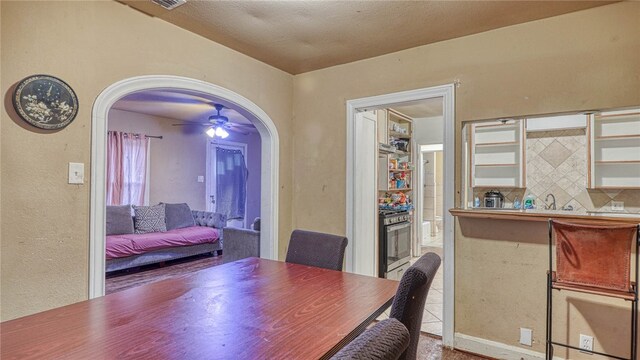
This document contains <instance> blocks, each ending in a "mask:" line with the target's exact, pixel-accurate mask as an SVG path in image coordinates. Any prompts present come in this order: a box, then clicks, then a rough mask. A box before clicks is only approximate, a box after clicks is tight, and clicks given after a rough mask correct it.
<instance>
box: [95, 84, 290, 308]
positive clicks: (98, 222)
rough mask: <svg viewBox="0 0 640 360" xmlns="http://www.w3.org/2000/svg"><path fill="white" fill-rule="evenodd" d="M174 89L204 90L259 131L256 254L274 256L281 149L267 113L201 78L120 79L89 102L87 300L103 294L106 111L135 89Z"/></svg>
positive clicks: (276, 251)
mask: <svg viewBox="0 0 640 360" xmlns="http://www.w3.org/2000/svg"><path fill="white" fill-rule="evenodd" d="M150 89H173V90H183V91H191V92H196V93H202V94H206V95H210V96H213V97H216V98H217V99H221V100H223V101H226V102H228V103H229V104H231V105H232V106H234V108H235V109H236V111H238V112H239V113H240V114H242V115H243V116H245V117H246V118H247V119H249V120H250V121H251V122H252V123H253V125H254V126H255V127H256V129H257V130H258V132H259V133H260V139H261V144H262V145H261V163H262V166H261V174H260V188H261V192H260V217H261V218H262V229H261V232H260V257H262V258H265V259H273V260H277V258H278V210H279V209H278V204H279V201H278V199H279V168H280V153H279V144H280V140H279V137H278V130H277V128H276V126H275V124H274V122H273V120H271V118H270V117H269V115H267V113H266V112H265V111H264V110H262V109H261V108H260V107H259V106H258V105H256V104H255V103H253V102H252V101H251V100H249V99H247V98H245V97H244V96H242V95H240V94H238V93H236V92H234V91H231V90H229V89H226V88H224V87H222V86H218V85H215V84H211V83H208V82H205V81H202V80H197V79H191V78H187V77H182V76H174V75H145V76H136V77H132V78H127V79H124V80H120V81H118V82H116V83H114V84H112V85H110V86H109V87H107V88H106V89H105V90H103V91H102V92H101V93H100V95H98V97H97V98H96V100H95V102H94V103H93V110H92V116H91V205H90V211H91V216H90V224H89V228H90V230H89V289H88V290H89V298H90V299H92V298H95V297H99V296H103V295H104V285H105V221H106V201H105V195H106V165H107V161H106V148H107V146H106V145H107V142H106V140H107V121H108V117H109V110H110V109H111V107H112V106H113V104H115V102H116V101H118V100H120V99H121V98H122V97H124V96H126V95H129V94H131V93H133V92H138V91H144V90H150Z"/></svg>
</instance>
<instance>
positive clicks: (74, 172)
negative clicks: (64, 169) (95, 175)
mask: <svg viewBox="0 0 640 360" xmlns="http://www.w3.org/2000/svg"><path fill="white" fill-rule="evenodd" d="M69 184H84V164H83V163H72V162H70V163H69Z"/></svg>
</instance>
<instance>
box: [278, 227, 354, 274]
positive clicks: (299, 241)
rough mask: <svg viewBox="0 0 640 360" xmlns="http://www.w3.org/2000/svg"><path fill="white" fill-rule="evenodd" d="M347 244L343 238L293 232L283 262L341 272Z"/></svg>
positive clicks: (304, 231) (300, 231) (302, 231)
mask: <svg viewBox="0 0 640 360" xmlns="http://www.w3.org/2000/svg"><path fill="white" fill-rule="evenodd" d="M347 242H348V240H347V238H346V237H344V236H338V235H331V234H324V233H319V232H313V231H306V230H294V231H293V232H292V233H291V239H290V240H289V250H287V258H286V259H285V261H286V262H288V263H294V264H301V265H309V266H315V267H321V268H325V269H330V270H338V271H342V263H343V261H344V251H345V249H346V247H347Z"/></svg>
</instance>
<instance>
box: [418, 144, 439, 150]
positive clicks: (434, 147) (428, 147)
mask: <svg viewBox="0 0 640 360" xmlns="http://www.w3.org/2000/svg"><path fill="white" fill-rule="evenodd" d="M442 149H443V147H442V144H431V145H420V152H433V151H442Z"/></svg>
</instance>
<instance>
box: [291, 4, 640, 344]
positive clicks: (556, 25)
mask: <svg viewBox="0 0 640 360" xmlns="http://www.w3.org/2000/svg"><path fill="white" fill-rule="evenodd" d="M638 18H640V3H637V2H623V3H618V4H614V5H608V6H603V7H599V8H595V9H591V10H586V11H581V12H576V13H572V14H567V15H563V16H558V17H555V18H549V19H544V20H539V21H535V22H531V23H526V24H521V25H516V26H511V27H507V28H502V29H497V30H494V31H489V32H485V33H481V34H477V35H472V36H467V37H464V38H459V39H454V40H450V41H444V42H440V43H436V44H432V45H426V46H421V47H418V48H414V49H409V50H406V51H401V52H398V53H394V54H389V55H385V56H380V57H377V58H372V59H368V60H363V61H358V62H355V63H351V64H346V65H341V66H335V67H332V68H328V69H323V70H318V71H314V72H310V73H306V74H301V75H299V76H296V78H295V91H294V94H295V102H294V115H295V119H294V123H293V124H294V129H293V131H294V133H295V134H296V137H295V140H294V153H295V156H294V163H293V168H294V174H293V176H294V184H295V185H294V193H293V209H294V215H293V226H294V227H298V228H308V229H313V230H322V231H329V232H333V233H337V234H344V233H345V231H346V224H345V210H344V209H345V205H346V200H345V195H346V194H345V187H346V183H345V168H346V137H345V135H344V131H345V128H346V119H345V116H346V111H345V103H346V101H347V100H349V99H356V98H361V97H366V96H373V95H379V94H386V93H391V92H396V91H402V90H409V89H416V88H424V87H429V86H434V85H441V84H447V83H453V82H454V81H455V80H460V87H459V88H457V89H456V105H455V106H456V126H457V139H458V140H457V144H456V149H457V150H458V149H460V146H461V143H460V129H461V122H462V121H464V120H474V119H491V118H499V117H509V116H524V115H531V114H548V113H555V112H563V111H572V110H583V109H593V108H595V109H597V108H613V107H624V106H634V105H638V104H640V66H638V64H640V27H639V26H638ZM456 158H457V160H456V163H457V164H460V152H459V151H457V154H456ZM456 173H457V174H458V175H457V176H459V174H460V169H456ZM459 184H460V179H459V178H458V179H457V181H456V188H457V189H459V188H460V187H459ZM309 204H313V206H309ZM318 214H322V216H318ZM487 224H488V225H485V226H484V228H485V229H486V230H487V231H488V232H487V234H486V236H484V237H480V236H474V235H473V234H468V233H464V232H461V231H460V229H459V228H458V231H457V233H456V240H455V241H456V254H455V256H456V271H457V274H456V289H455V291H456V306H457V310H456V323H455V331H456V332H460V333H464V334H469V335H473V336H479V337H482V338H485V339H488V340H494V341H500V342H504V343H507V344H509V345H513V346H519V345H518V328H519V327H520V326H525V325H526V324H527V323H532V324H533V325H531V326H532V327H533V328H534V338H535V340H536V341H537V343H536V347H535V350H540V349H541V347H540V343H539V342H540V341H541V340H540V339H541V336H543V335H544V328H543V327H541V324H542V326H544V306H545V288H544V281H545V280H544V279H545V266H546V262H545V256H544V254H545V251H544V245H543V244H542V243H541V242H543V241H544V226H541V227H540V229H542V230H540V229H537V228H536V229H530V228H529V226H526V228H525V226H524V225H522V224H521V223H513V224H496V223H489V222H487ZM531 231H535V232H537V233H538V234H541V235H542V236H543V237H536V238H534V239H532V240H527V239H529V238H530V237H531V236H532V235H531ZM504 233H509V234H510V235H509V236H508V237H503V236H502V234H504ZM478 239H479V240H478ZM521 239H522V240H523V241H524V240H527V241H529V242H531V241H533V242H535V243H534V244H531V245H527V244H528V243H526V244H525V245H523V244H522V243H521V242H519V240H521ZM514 254H517V256H514ZM469 274H471V275H472V276H469ZM465 276H467V277H468V278H465ZM487 293H490V294H492V296H491V297H488V296H487V297H484V298H483V297H479V296H478V295H479V294H487ZM501 297H503V300H501ZM566 306H567V305H561V307H566ZM589 310H593V309H591V306H590V305H589ZM483 314H488V315H487V316H484V315H483ZM593 314H594V315H595V316H597V317H600V316H601V315H604V316H606V317H607V318H608V321H609V322H610V323H611V324H613V325H615V324H626V323H627V321H628V320H627V317H626V314H625V313H624V312H622V311H620V310H618V309H617V308H611V309H607V308H605V309H604V310H602V311H600V310H593ZM489 315H491V316H493V317H492V318H491V321H487V319H489ZM570 317H571V319H572V321H573V320H574V319H575V322H574V323H572V324H573V325H572V327H571V329H570V331H571V334H572V335H571V336H572V339H575V336H574V335H575V333H576V332H578V331H580V327H581V326H580V324H581V322H580V321H579V320H578V319H579V318H580V315H578V314H576V315H575V316H574V313H573V312H572V313H571V315H570ZM525 320H526V321H525ZM541 321H542V323H541ZM560 326H562V325H560ZM608 326H609V325H607V326H604V327H603V329H604V330H602V331H601V330H598V331H597V332H595V334H596V336H598V337H600V338H601V339H600V340H602V341H605V342H609V343H613V344H614V345H619V344H621V342H622V341H623V340H621V339H623V338H624V335H620V337H619V338H618V337H616V338H615V339H614V338H611V337H607V335H608V334H610V333H607V332H606V330H608ZM594 328H596V326H594ZM625 328H626V326H625ZM609 347H611V345H609Z"/></svg>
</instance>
